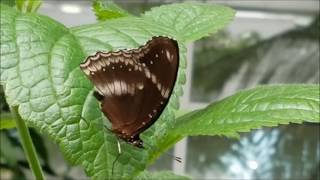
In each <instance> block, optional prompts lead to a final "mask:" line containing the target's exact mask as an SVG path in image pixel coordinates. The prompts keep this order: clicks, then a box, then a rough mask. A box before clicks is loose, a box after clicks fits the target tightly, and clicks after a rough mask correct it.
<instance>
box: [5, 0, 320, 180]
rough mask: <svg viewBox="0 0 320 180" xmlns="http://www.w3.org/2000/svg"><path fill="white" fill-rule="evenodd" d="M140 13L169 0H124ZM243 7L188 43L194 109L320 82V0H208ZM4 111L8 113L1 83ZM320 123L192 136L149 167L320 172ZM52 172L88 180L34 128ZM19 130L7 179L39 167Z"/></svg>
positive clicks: (84, 4)
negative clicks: (267, 88) (267, 89)
mask: <svg viewBox="0 0 320 180" xmlns="http://www.w3.org/2000/svg"><path fill="white" fill-rule="evenodd" d="M115 2H116V3H117V4H118V5H120V6H121V7H122V8H124V9H126V10H127V11H129V12H130V13H132V14H135V15H139V14H140V13H142V12H144V11H146V10H149V9H150V8H151V7H154V6H159V5H161V4H167V3H174V2H183V1H182V0H181V1H178V0H176V1H173V0H171V1H168V0H130V1H129V0H117V1H115ZM201 2H203V3H218V4H224V5H228V6H230V7H232V8H234V9H235V10H236V11H237V14H236V17H235V19H234V21H233V22H232V23H231V24H230V25H229V26H227V28H226V29H224V30H223V31H220V32H219V33H217V34H214V35H213V36H211V37H208V38H205V39H202V40H199V41H196V42H194V43H192V44H189V45H188V69H187V78H188V80H187V84H186V86H185V89H184V92H185V94H184V96H183V97H182V98H181V105H182V106H181V108H182V109H184V110H192V109H196V108H201V107H204V106H206V105H207V104H208V103H210V102H213V101H217V100H219V99H222V98H224V97H226V96H229V95H232V94H234V93H235V92H237V91H238V90H240V89H247V88H251V87H255V86H257V85H260V84H285V83H319V76H320V73H319V63H320V62H319V61H320V60H319V40H320V33H319V31H320V21H319V1H318V0H287V1H284V0H278V1H267V0H265V1H261V0H254V1H253V0H220V1H215V0H208V1H205V0H203V1H201ZM39 13H40V14H44V15H47V16H50V17H51V18H53V19H56V20H57V21H59V22H62V23H63V24H65V25H66V26H69V27H71V26H77V25H82V24H89V23H94V22H96V18H95V16H94V13H93V12H92V11H91V1H89V0H88V1H86V0H81V1H80V0H73V1H63V0H44V2H43V4H42V6H41V8H40V9H39ZM0 103H1V104H0V108H1V114H2V115H4V116H5V115H6V114H7V113H8V107H7V105H6V104H5V99H4V94H3V91H2V89H1V90H0ZM319 133H320V126H319V124H311V123H304V124H303V125H293V124H291V125H284V126H279V127H277V128H264V129H262V130H256V131H253V132H250V133H242V134H241V138H240V139H227V138H225V137H209V136H208V137H206V136H201V137H189V138H186V139H183V140H182V141H181V142H179V143H178V144H177V145H176V146H175V147H174V148H173V149H172V150H171V152H172V153H173V154H175V155H176V156H179V157H182V159H183V162H182V163H177V162H175V161H174V160H173V158H172V157H170V156H167V155H164V156H163V157H161V158H160V159H159V160H158V161H157V162H155V164H154V165H152V166H151V167H150V168H149V170H151V171H157V170H173V171H175V172H176V173H177V174H182V175H189V176H192V177H193V179H306V180H307V179H308V180H311V179H320V174H319V169H320V141H319ZM31 134H32V137H33V138H34V139H36V141H35V145H36V148H37V151H38V153H39V156H40V157H41V163H42V165H43V168H44V170H45V172H46V176H47V177H49V178H48V179H65V180H67V179H68V180H69V179H70V180H71V179H85V175H84V174H83V172H82V170H81V169H80V168H78V167H71V166H69V165H68V164H67V163H66V162H65V161H64V159H63V156H62V155H61V153H60V152H59V150H58V148H57V146H56V145H54V144H53V143H52V142H51V141H49V140H47V138H46V137H41V136H40V135H38V134H37V133H36V132H35V131H34V130H32V129H31ZM17 136H18V135H17V132H16V131H15V129H11V130H2V131H0V138H1V146H0V153H1V157H0V174H1V176H0V179H23V177H24V179H28V178H30V177H32V176H31V172H30V171H29V170H28V164H27V161H26V159H25V157H24V154H23V152H22V148H21V145H20V143H19V140H18V138H17Z"/></svg>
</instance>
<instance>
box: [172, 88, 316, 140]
mask: <svg viewBox="0 0 320 180" xmlns="http://www.w3.org/2000/svg"><path fill="white" fill-rule="evenodd" d="M319 89H320V87H319V85H278V86H262V87H257V88H254V89H251V90H245V91H241V92H239V93H236V94H235V95H233V96H230V97H228V98H226V99H223V100H221V101H219V102H216V103H213V104H211V105H209V106H208V107H206V108H204V109H201V110H196V111H194V112H191V113H188V114H186V115H184V116H181V117H180V118H178V119H177V124H176V128H175V133H177V134H179V135H184V136H186V135H192V136H195V135H225V136H233V137H237V136H238V132H248V131H249V130H251V129H256V128H261V127H263V126H268V127H271V126H277V125H278V124H289V123H302V122H303V121H306V122H317V123H319V122H320V118H319V112H320V90H319Z"/></svg>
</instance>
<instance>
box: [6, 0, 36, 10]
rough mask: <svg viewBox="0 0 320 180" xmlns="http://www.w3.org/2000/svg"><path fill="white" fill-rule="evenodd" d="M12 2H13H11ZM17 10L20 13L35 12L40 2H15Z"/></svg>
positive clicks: (33, 0) (28, 0) (22, 0)
mask: <svg viewBox="0 0 320 180" xmlns="http://www.w3.org/2000/svg"><path fill="white" fill-rule="evenodd" d="M12 1H13V0H12ZM15 1H16V5H17V9H18V10H19V11H21V12H37V10H38V9H39V7H40V6H41V4H42V0H15Z"/></svg>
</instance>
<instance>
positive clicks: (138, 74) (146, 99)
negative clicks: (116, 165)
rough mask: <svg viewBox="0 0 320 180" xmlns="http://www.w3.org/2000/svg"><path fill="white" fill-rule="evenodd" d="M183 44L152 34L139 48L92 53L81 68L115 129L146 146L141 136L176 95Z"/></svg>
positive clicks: (102, 109) (114, 130) (128, 141)
mask: <svg viewBox="0 0 320 180" xmlns="http://www.w3.org/2000/svg"><path fill="white" fill-rule="evenodd" d="M178 66H179V47H178V43H177V41H176V40H173V39H171V38H168V37H162V36H158V37H152V39H151V40H149V41H148V42H146V44H145V45H143V46H140V47H139V48H137V49H130V50H119V51H116V52H100V51H98V52H97V53H96V54H95V55H92V56H88V57H87V58H86V60H85V61H84V62H83V63H81V64H80V68H81V70H82V71H83V72H84V73H85V75H86V76H87V77H88V78H89V79H90V81H91V82H92V83H93V84H94V86H95V91H94V93H93V94H94V96H95V97H96V99H97V100H99V101H100V103H101V111H102V112H103V114H104V115H105V116H106V117H107V119H108V120H109V121H110V122H111V124H112V128H111V131H112V132H113V133H114V134H116V135H117V136H118V137H119V138H120V139H122V140H124V141H126V142H127V143H129V144H132V145H133V146H136V147H138V148H143V141H142V140H141V139H140V137H139V135H140V134H141V133H142V132H143V131H145V130H146V129H148V128H149V127H150V126H151V125H152V124H154V123H155V122H156V121H157V119H158V118H159V116H160V115H161V113H162V111H163V110H164V108H165V107H166V105H167V103H168V101H169V98H170V96H171V94H172V91H173V88H174V85H175V81H176V79H177V72H178Z"/></svg>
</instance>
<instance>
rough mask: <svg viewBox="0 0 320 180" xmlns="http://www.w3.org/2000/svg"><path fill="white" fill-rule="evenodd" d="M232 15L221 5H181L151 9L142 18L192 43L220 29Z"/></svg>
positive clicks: (229, 10) (232, 11)
mask: <svg viewBox="0 0 320 180" xmlns="http://www.w3.org/2000/svg"><path fill="white" fill-rule="evenodd" d="M234 15H235V11H234V10H232V9H231V8H228V7H225V6H221V5H215V4H208V3H207V4H200V3H182V4H172V5H165V6H160V7H155V8H152V9H151V11H148V12H146V13H145V14H144V16H143V17H144V18H146V19H148V20H151V21H153V22H155V23H158V24H160V25H161V26H164V27H167V28H169V29H173V30H174V31H175V32H176V33H177V34H179V35H180V37H181V38H182V39H184V40H186V41H194V40H197V39H200V38H202V37H204V36H208V35H209V34H211V33H214V32H216V31H217V30H219V29H222V28H223V27H225V26H226V25H227V24H228V23H230V22H231V20H232V19H233V17H234Z"/></svg>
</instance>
